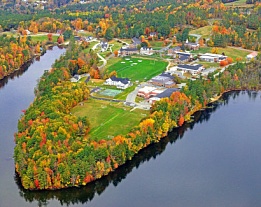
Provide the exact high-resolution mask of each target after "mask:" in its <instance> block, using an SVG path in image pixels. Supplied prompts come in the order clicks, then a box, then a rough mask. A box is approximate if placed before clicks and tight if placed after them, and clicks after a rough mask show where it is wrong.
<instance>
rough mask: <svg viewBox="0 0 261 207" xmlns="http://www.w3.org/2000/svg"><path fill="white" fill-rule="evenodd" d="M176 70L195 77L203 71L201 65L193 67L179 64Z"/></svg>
mask: <svg viewBox="0 0 261 207" xmlns="http://www.w3.org/2000/svg"><path fill="white" fill-rule="evenodd" d="M177 69H178V70H182V71H183V72H189V73H191V74H193V75H196V74H198V73H200V72H201V71H202V70H204V67H203V65H200V64H194V65H186V64H184V65H182V64H180V65H178V66H177Z"/></svg>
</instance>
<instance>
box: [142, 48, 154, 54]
mask: <svg viewBox="0 0 261 207" xmlns="http://www.w3.org/2000/svg"><path fill="white" fill-rule="evenodd" d="M140 54H141V55H152V54H153V49H152V48H151V47H142V48H140Z"/></svg>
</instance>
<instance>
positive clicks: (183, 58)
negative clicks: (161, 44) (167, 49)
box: [176, 52, 193, 63]
mask: <svg viewBox="0 0 261 207" xmlns="http://www.w3.org/2000/svg"><path fill="white" fill-rule="evenodd" d="M192 58H193V57H192V54H191V53H189V52H176V61H177V62H178V63H186V62H189V61H190V60H191V59H192Z"/></svg>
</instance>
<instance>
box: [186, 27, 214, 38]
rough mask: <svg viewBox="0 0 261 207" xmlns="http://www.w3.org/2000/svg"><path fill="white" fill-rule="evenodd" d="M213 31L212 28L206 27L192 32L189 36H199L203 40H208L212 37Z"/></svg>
mask: <svg viewBox="0 0 261 207" xmlns="http://www.w3.org/2000/svg"><path fill="white" fill-rule="evenodd" d="M211 31H212V26H205V27H201V28H199V29H195V30H191V31H190V32H189V34H198V35H201V36H202V38H207V37H209V36H210V34H211Z"/></svg>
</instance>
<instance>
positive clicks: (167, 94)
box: [149, 88, 179, 104]
mask: <svg viewBox="0 0 261 207" xmlns="http://www.w3.org/2000/svg"><path fill="white" fill-rule="evenodd" d="M176 91H179V89H177V88H168V89H167V90H165V91H163V92H162V93H159V94H157V95H156V96H154V97H151V98H150V99H149V103H150V104H152V103H154V102H156V101H159V100H160V99H162V98H170V96H171V95H172V93H174V92H176Z"/></svg>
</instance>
